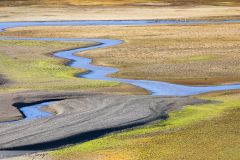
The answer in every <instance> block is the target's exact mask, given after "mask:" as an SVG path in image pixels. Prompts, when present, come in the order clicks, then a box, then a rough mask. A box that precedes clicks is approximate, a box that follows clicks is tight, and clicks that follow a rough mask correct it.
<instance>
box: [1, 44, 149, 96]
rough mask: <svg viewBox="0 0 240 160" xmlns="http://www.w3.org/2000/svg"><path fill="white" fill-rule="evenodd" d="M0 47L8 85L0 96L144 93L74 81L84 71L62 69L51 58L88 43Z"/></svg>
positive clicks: (59, 61)
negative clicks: (19, 93) (56, 92)
mask: <svg viewBox="0 0 240 160" xmlns="http://www.w3.org/2000/svg"><path fill="white" fill-rule="evenodd" d="M0 44H1V47H0V53H1V54H0V72H1V75H4V77H5V78H6V79H8V81H9V82H8V83H6V84H4V85H3V86H2V87H1V88H0V92H15V91H25V90H49V91H50V90H81V91H83V90H88V91H90V90H92V91H93V90H95V91H96V92H98V90H99V91H100V90H101V91H102V92H105V91H106V92H111V90H114V88H118V89H117V90H119V92H126V93H127V92H128V91H127V90H132V91H136V93H137V92H141V93H142V92H144V91H141V89H139V90H138V89H134V88H133V87H132V86H129V85H120V84H119V83H117V82H106V81H98V80H87V79H82V78H76V77H74V75H75V74H78V73H83V72H85V70H82V69H74V68H72V67H68V66H64V63H65V62H66V60H63V59H58V58H54V57H53V56H51V55H52V53H53V52H55V51H59V50H66V49H71V48H76V47H83V46H89V45H93V44H91V43H84V42H82V43H79V42H78V43H76V42H47V41H17V40H1V41H0Z"/></svg>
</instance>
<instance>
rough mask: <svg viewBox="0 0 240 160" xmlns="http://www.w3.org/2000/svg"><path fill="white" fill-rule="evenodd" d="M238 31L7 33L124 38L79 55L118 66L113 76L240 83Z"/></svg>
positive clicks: (58, 30)
mask: <svg viewBox="0 0 240 160" xmlns="http://www.w3.org/2000/svg"><path fill="white" fill-rule="evenodd" d="M239 30H240V25H239V24H221V25H192V26H179V25H172V26H129V27H128V26H126V27H123V26H122V27H117V26H108V27H101V26H100V27H91V26H88V27H87V26H85V27H28V28H18V29H10V30H8V31H7V32H5V33H2V34H3V35H14V36H15V35H18V36H23V37H26V36H27V37H92V38H93V37H94V38H95V37H97V38H113V39H121V40H123V41H124V43H123V44H121V45H118V46H114V47H110V48H105V49H99V50H93V51H87V52H83V53H80V54H79V55H81V56H84V57H89V58H93V60H94V64H96V65H104V66H112V67H117V68H119V69H120V72H118V73H116V74H114V75H111V76H113V77H122V78H131V79H151V80H158V81H167V82H172V83H180V84H190V85H205V84H220V83H234V82H239V80H240V63H239V61H240V55H239V53H240V48H239V46H240V32H239ZM53 31H54V32H53Z"/></svg>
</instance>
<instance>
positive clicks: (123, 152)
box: [0, 0, 240, 160]
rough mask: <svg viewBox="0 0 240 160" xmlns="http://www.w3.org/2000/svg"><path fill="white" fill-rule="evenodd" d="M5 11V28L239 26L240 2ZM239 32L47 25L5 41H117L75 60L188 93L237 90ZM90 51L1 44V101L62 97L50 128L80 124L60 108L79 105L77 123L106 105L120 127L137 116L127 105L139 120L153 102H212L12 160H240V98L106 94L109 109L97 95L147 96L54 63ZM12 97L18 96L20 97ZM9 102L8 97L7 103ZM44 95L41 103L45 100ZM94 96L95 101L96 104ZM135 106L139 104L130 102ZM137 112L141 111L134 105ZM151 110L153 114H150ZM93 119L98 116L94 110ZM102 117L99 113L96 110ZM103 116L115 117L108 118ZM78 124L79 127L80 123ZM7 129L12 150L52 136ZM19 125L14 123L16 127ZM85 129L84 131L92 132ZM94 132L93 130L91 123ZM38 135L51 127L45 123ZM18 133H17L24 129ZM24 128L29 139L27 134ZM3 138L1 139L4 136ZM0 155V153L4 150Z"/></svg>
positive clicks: (16, 31)
mask: <svg viewBox="0 0 240 160" xmlns="http://www.w3.org/2000/svg"><path fill="white" fill-rule="evenodd" d="M0 6H1V10H0V21H1V22H7V21H9V22H10V21H55V20H123V19H128V20H140V19H156V20H158V19H174V20H178V21H188V20H211V21H216V20H226V19H239V18H240V4H239V1H238V0H227V1H225V0H224V1H222V0H217V1H213V0H181V1H175V0H160V1H151V0H148V1H146V0H130V1H125V0H122V1H113V0H104V1H91V0H86V1H85V0H84V1H78V0H63V1H55V0H54V1H49V0H39V1H32V0H25V1H22V0H16V1H7V0H3V1H1V2H0ZM239 30H240V24H239V23H221V24H196V25H180V24H175V25H153V26H75V27H73V26H66V27H53V26H51V27H19V28H12V29H7V30H5V31H4V32H1V33H0V36H14V37H49V38H54V37H62V38H64V37H66V38H109V39H119V40H123V43H122V44H120V45H118V46H114V47H109V48H104V49H97V50H92V51H87V52H81V53H78V55H79V56H83V57H88V58H92V59H93V63H94V64H96V65H101V66H111V67H115V68H118V69H119V72H117V73H115V74H113V75H109V76H111V77H121V78H130V79H148V80H156V81H164V82H170V83H177V84H184V85H215V84H228V83H239V81H240V64H239V60H240V57H239V53H240V48H239V46H240V32H239ZM89 45H93V44H92V43H69V42H60V43H59V42H44V41H41V42H40V41H15V40H1V41H0V92H1V97H0V98H2V99H4V100H8V99H11V98H13V101H14V102H15V101H17V102H19V101H22V102H28V101H29V100H33V99H34V98H32V96H36V97H37V98H36V97H35V99H34V100H35V101H39V100H42V99H44V100H45V99H47V97H50V98H56V97H58V98H59V96H60V98H61V96H62V98H64V97H65V98H66V100H63V101H61V102H59V103H57V104H55V106H50V107H47V108H45V109H46V110H48V111H53V112H56V113H57V114H59V115H56V117H49V119H48V120H50V121H52V122H53V123H54V119H55V118H56V119H61V117H64V116H66V117H70V119H71V118H74V117H72V116H71V115H67V113H66V114H63V115H61V113H60V111H59V109H60V110H61V109H62V108H65V109H66V110H65V111H68V109H69V110H71V105H72V108H74V107H75V109H76V110H77V113H72V114H74V115H76V114H82V112H81V109H83V110H87V109H88V107H86V106H91V107H93V108H94V105H97V106H96V108H98V107H99V106H100V104H103V103H104V102H106V104H107V105H106V106H104V107H105V108H113V110H114V109H115V110H116V109H118V112H114V114H112V116H113V117H112V118H111V120H114V119H118V117H121V116H122V117H125V116H126V115H130V117H131V118H133V117H132V116H131V114H130V113H131V112H133V111H131V112H130V108H128V105H127V104H129V103H130V102H134V104H137V105H139V106H140V107H139V108H141V107H142V109H141V111H140V110H137V109H136V111H137V112H143V111H145V110H147V109H148V108H151V105H150V104H152V103H153V102H156V104H155V103H154V105H153V106H154V107H158V106H159V105H158V103H159V104H161V105H160V106H164V105H163V104H165V103H166V105H165V106H168V107H169V108H168V109H172V108H173V107H174V105H176V106H179V103H180V100H181V99H183V100H184V99H195V98H197V99H203V100H202V101H204V102H206V100H207V102H209V100H210V102H211V103H204V104H195V105H193V104H192V105H187V106H184V108H183V109H180V108H179V107H177V108H174V110H171V112H168V113H167V114H165V115H164V118H163V117H162V118H161V120H155V121H153V122H149V123H147V124H145V125H141V126H135V127H130V128H127V129H124V130H120V131H115V132H112V133H108V134H106V135H102V136H100V137H98V138H96V139H93V140H90V141H86V142H84V143H79V144H75V145H70V146H66V147H64V148H60V149H57V150H53V151H47V152H43V153H37V154H33V155H29V156H20V157H13V158H10V159H11V160H26V159H27V160H32V159H37V160H42V159H44V160H62V159H64V160H145V159H149V160H159V159H161V160H176V159H186V160H192V159H197V160H198V159H199V160H202V159H210V160H215V159H220V160H225V159H229V160H237V159H239V158H240V154H239V153H240V146H239V144H240V137H239V132H240V128H239V126H240V125H239V122H240V121H239V111H240V109H239V108H240V103H239V98H240V91H239V90H233V91H219V92H213V93H207V94H202V95H196V96H194V97H193V96H192V97H182V98H179V97H177V98H174V97H171V98H169V97H160V98H159V99H158V98H156V97H155V98H154V97H151V96H149V97H150V98H149V97H147V98H146V97H145V96H136V97H138V98H139V100H136V99H138V98H136V99H134V98H135V97H134V96H125V97H124V96H123V98H122V97H121V96H108V95H105V96H104V95H103V97H105V100H106V101H102V99H101V98H100V99H99V97H101V96H99V95H98V96H93V95H95V94H96V93H97V94H99V93H105V94H106V93H107V94H125V95H126V94H128V95H133V94H135V95H136V94H148V92H146V91H145V90H143V89H140V88H137V87H134V86H131V85H126V84H121V83H116V82H106V81H95V80H87V79H82V78H80V79H79V78H76V77H74V75H75V74H76V73H84V72H85V70H82V69H73V68H71V67H67V66H64V64H65V63H66V61H65V60H63V59H57V58H54V57H52V56H51V55H52V53H54V52H56V51H60V50H67V49H71V48H76V47H84V46H89ZM69 91H74V93H69ZM92 92H93V93H92ZM83 93H84V99H85V100H86V101H83V99H79V97H76V94H78V95H82V94H83ZM68 94H70V97H68V96H69V95H68ZM88 94H89V95H88ZM13 95H19V96H17V98H16V97H15V98H14V96H13ZM22 95H27V96H22ZM4 96H7V98H6V97H4ZM38 96H40V99H39V97H38ZM46 96H47V97H46ZM19 97H20V98H19ZM94 97H98V98H96V99H95V98H94ZM133 97H134V98H133ZM68 98H70V99H68ZM114 98H115V99H118V100H119V101H120V100H122V99H123V100H122V101H124V102H119V101H117V100H116V101H115V100H114ZM121 98H122V99H121ZM131 98H132V99H134V100H133V101H131V100H130V99H131ZM151 99H154V100H152V103H150V102H148V101H149V100H151ZM145 100H146V102H145ZM161 100H163V101H161ZM159 101H160V102H159ZM2 102H5V101H2ZM84 102H86V103H84ZM128 102H129V103H128ZM11 103H12V102H11ZM82 103H83V104H82ZM141 103H144V105H146V106H147V107H146V106H143V105H141ZM148 103H149V105H148ZM79 104H82V105H81V107H82V108H81V107H80V108H78V107H79ZM84 104H88V105H86V106H85V107H86V108H84ZM123 104H125V105H123ZM186 104H188V103H186ZM2 106H3V105H1V106H0V107H2ZM5 106H7V105H5ZM69 106H70V107H69ZM119 106H120V107H121V106H125V107H126V108H125V109H123V110H121V108H120V109H119V108H117V107H119ZM180 106H181V105H180ZM91 107H90V108H91ZM100 107H101V106H100ZM104 107H103V108H104ZM135 107H137V108H138V106H135ZM154 107H153V108H151V109H150V110H151V111H153V110H154ZM9 108H10V110H11V112H12V113H13V114H14V116H13V117H10V119H11V118H14V119H21V118H22V117H21V115H20V114H19V112H18V110H17V109H16V108H13V106H12V105H11V104H10V105H9V106H7V109H9ZM3 109H4V111H6V112H8V111H9V110H7V109H6V108H3ZM160 109H161V108H160ZM79 110H80V111H79ZM57 111H58V112H57ZM72 111H73V110H72ZM124 111H125V112H127V114H126V115H124ZM128 111H129V112H128ZM168 111H169V110H168ZM6 112H3V111H2V110H0V115H4V116H6V115H7V114H9V113H10V111H9V112H8V113H6ZM84 113H85V112H84ZM93 113H94V114H95V112H93ZM96 113H97V114H99V115H101V113H100V112H96ZM105 113H106V115H109V114H108V113H109V112H108V111H107V110H106V112H105ZM133 113H136V112H133ZM161 113H162V112H161ZM148 114H149V112H146V115H148ZM106 115H105V114H103V115H102V117H101V116H100V118H102V120H106V121H107V122H106V123H104V124H108V123H110V122H112V121H111V120H108V119H107V116H106ZM4 116H1V117H0V119H1V118H2V119H5V120H6V118H7V119H9V117H4ZM87 117H88V116H87ZM77 118H79V119H80V117H77ZM77 118H76V119H74V120H73V121H72V122H78V120H79V119H77ZM105 118H106V119H105ZM125 118H126V117H125ZM145 118H146V117H145ZM143 119H144V118H143ZM48 120H46V121H48ZM118 120H120V121H119V122H121V120H122V121H124V120H127V118H126V119H124V118H120V119H118ZM36 121H37V120H36ZM90 121H91V119H90ZM41 122H45V120H44V119H41V120H39V121H37V122H36V123H35V122H31V121H30V122H28V123H26V124H31V125H34V124H40V123H41ZM101 122H102V121H101V120H98V121H97V122H96V123H94V124H99V123H101ZM124 122H125V121H124ZM21 123H22V122H21ZM45 124H48V123H45ZM64 124H68V125H67V126H69V127H71V125H70V124H71V122H68V119H66V120H64V122H63V123H58V125H53V126H52V128H51V129H53V128H54V127H59V126H60V128H61V125H63V126H64ZM83 124H84V123H83ZM90 124H91V123H90ZM75 125H80V124H79V123H77V124H75ZM118 125H119V124H118ZM9 126H10V125H9ZM9 126H8V125H6V124H4V125H3V126H0V129H2V130H3V132H4V133H5V132H6V133H10V132H13V134H12V135H13V136H11V135H9V137H10V138H9V141H8V143H6V144H4V145H9V146H11V145H13V143H12V142H16V145H17V144H20V143H24V142H25V143H29V142H30V141H28V139H24V138H23V139H21V137H24V135H28V136H29V137H34V136H35V137H37V138H36V139H34V140H36V141H37V140H39V141H42V140H43V139H42V138H40V137H41V136H44V135H47V134H48V132H45V133H44V134H42V135H41V132H39V130H37V129H36V128H37V127H35V129H36V130H34V128H32V129H33V130H34V131H36V132H35V133H38V134H40V136H39V137H38V135H37V134H36V135H34V134H31V133H30V132H31V131H30V130H31V128H28V129H27V130H26V132H25V130H24V129H22V132H21V133H23V134H20V135H18V134H17V132H14V130H11V126H10V130H9V132H8V131H7V130H5V129H4V127H7V128H8V127H9ZM13 126H17V125H16V124H14V125H13ZM26 126H27V125H26ZM26 126H22V127H26ZM86 126H87V127H88V125H85V127H86ZM90 126H91V127H93V126H94V125H93V124H92V125H90ZM39 127H45V126H44V125H43V126H41V125H39ZM73 127H74V125H73ZM97 127H99V126H97ZM114 127H115V126H114ZM13 128H14V127H13ZM80 128H81V127H80ZM15 129H16V130H18V128H15ZM74 129H75V130H71V131H72V132H73V131H78V130H77V129H76V128H74ZM28 130H29V131H30V132H27V131H28ZM3 132H2V133H3ZM24 132H25V133H24ZM68 133H71V132H67V131H66V132H63V131H61V134H62V135H65V134H68ZM61 134H57V135H61ZM6 135H7V134H4V136H6ZM14 135H16V136H14ZM19 137H20V138H19ZM47 138H49V139H51V138H52V139H56V137H54V133H51V134H49V137H47ZM5 140H6V139H5ZM12 140H13V141H12ZM15 140H16V141H15ZM2 141H4V140H2ZM18 142H20V143H18ZM0 147H3V145H2V146H0ZM10 159H9V160H10Z"/></svg>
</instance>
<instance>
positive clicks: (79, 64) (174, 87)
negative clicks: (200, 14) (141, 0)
mask: <svg viewBox="0 0 240 160" xmlns="http://www.w3.org/2000/svg"><path fill="white" fill-rule="evenodd" d="M239 22H240V20H225V21H174V20H134V21H118V20H117V21H56V22H2V23H0V31H3V30H4V29H6V28H15V27H24V26H81V25H161V24H182V25H189V24H206V23H239ZM0 40H34V41H65V42H66V41H68V42H95V43H98V44H97V45H94V46H90V47H83V48H77V49H71V50H68V51H60V52H56V53H55V54H54V56H56V57H59V58H65V59H69V60H71V63H69V64H68V65H69V66H71V67H74V68H83V69H86V70H88V71H89V72H87V73H84V74H79V75H77V77H79V78H87V79H93V80H104V81H115V82H121V83H127V84H131V85H134V86H137V87H140V88H143V89H146V90H147V91H149V92H150V94H151V95H161V96H188V95H194V94H200V93H205V92H211V91H220V90H232V89H240V84H227V85H216V86H186V85H178V84H172V83H167V82H160V81H150V80H133V79H122V78H111V77H108V76H107V75H109V74H112V73H115V72H117V71H118V69H116V68H112V67H104V66H95V65H92V64H91V62H92V60H91V59H88V58H84V57H79V56H76V55H75V53H77V52H82V51H87V50H93V49H99V48H105V47H109V46H114V45H118V44H121V43H123V41H121V40H113V39H94V38H92V39H91V38H14V37H0ZM44 105H46V104H44ZM39 106H40V107H39ZM41 106H43V105H42V104H39V105H38V106H37V107H36V106H28V107H23V108H24V109H23V108H21V111H22V112H23V113H24V114H25V116H26V118H30V119H32V118H41V117H45V116H49V114H48V115H46V112H44V113H43V111H41V110H40V109H39V108H41ZM29 113H34V114H30V115H29Z"/></svg>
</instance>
